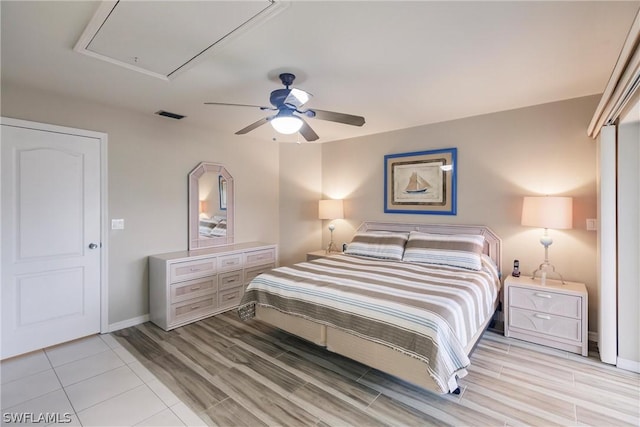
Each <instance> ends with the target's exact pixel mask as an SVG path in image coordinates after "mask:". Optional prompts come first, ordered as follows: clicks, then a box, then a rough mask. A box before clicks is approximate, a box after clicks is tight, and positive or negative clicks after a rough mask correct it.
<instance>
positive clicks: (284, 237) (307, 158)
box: [279, 143, 322, 265]
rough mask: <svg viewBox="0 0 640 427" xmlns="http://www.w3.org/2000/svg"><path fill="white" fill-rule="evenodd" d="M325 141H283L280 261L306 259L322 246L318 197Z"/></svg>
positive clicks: (288, 263)
mask: <svg viewBox="0 0 640 427" xmlns="http://www.w3.org/2000/svg"><path fill="white" fill-rule="evenodd" d="M321 148H322V145H321V144H285V143H282V144H280V166H281V167H280V248H279V249H280V252H279V255H280V264H281V265H290V264H293V263H296V262H300V261H304V260H305V259H306V258H305V254H306V253H307V252H311V251H316V250H318V248H320V247H321V245H322V234H321V228H320V224H321V221H320V220H319V219H318V200H319V199H320V195H321V186H322V164H321V161H322V151H321Z"/></svg>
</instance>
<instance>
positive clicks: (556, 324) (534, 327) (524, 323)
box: [509, 307, 582, 342]
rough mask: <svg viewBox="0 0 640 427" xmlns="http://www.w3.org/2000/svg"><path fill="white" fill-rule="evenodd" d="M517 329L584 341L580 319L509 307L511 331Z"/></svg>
mask: <svg viewBox="0 0 640 427" xmlns="http://www.w3.org/2000/svg"><path fill="white" fill-rule="evenodd" d="M516 328H517V329H520V330H523V331H529V332H537V333H539V334H543V335H546V336H552V337H557V338H562V339H566V340H572V341H578V342H581V341H582V321H581V320H580V319H571V318H568V317H562V316H555V315H553V314H548V313H540V312H537V311H530V310H522V309H519V308H512V307H509V329H516Z"/></svg>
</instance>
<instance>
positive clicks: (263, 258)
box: [244, 248, 276, 266]
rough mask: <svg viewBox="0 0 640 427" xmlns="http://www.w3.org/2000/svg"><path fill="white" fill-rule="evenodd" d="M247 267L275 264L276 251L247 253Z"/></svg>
mask: <svg viewBox="0 0 640 427" xmlns="http://www.w3.org/2000/svg"><path fill="white" fill-rule="evenodd" d="M244 256H245V258H244V263H245V266H249V265H255V264H264V263H267V262H274V261H275V260H276V250H275V249H274V248H270V249H262V250H259V251H251V252H245V254H244Z"/></svg>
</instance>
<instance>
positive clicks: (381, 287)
mask: <svg viewBox="0 0 640 427" xmlns="http://www.w3.org/2000/svg"><path fill="white" fill-rule="evenodd" d="M500 265H501V241H500V238H499V237H498V236H497V235H496V234H495V233H493V232H492V231H491V230H490V229H489V228H487V227H484V226H466V225H431V224H400V223H382V222H365V223H363V224H362V225H361V226H360V227H359V228H358V230H356V234H355V236H354V239H353V241H352V242H351V243H350V244H349V245H348V247H347V251H345V253H344V254H335V255H332V256H330V257H324V258H320V259H316V260H313V261H309V262H303V263H298V264H295V265H293V266H287V267H278V268H276V269H273V270H271V271H269V272H266V273H263V274H261V275H259V276H257V277H256V278H254V279H253V280H252V281H251V282H250V283H249V285H248V286H247V289H246V290H245V295H244V297H243V299H242V302H241V303H240V306H239V309H238V313H239V315H240V317H241V318H242V319H243V320H248V319H251V318H255V319H258V320H260V321H263V322H266V323H268V324H271V325H273V326H275V327H277V328H279V329H282V330H284V331H287V332H289V333H292V334H294V335H297V336H299V337H301V338H304V339H306V340H308V341H311V342H313V343H315V344H317V345H320V346H324V347H326V348H327V349H328V350H330V351H332V352H335V353H338V354H341V355H343V356H346V357H348V358H351V359H354V360H356V361H359V362H361V363H364V364H366V365H368V366H370V367H373V368H376V369H379V370H381V371H384V372H386V373H388V374H391V375H394V376H396V377H399V378H401V379H403V380H405V381H408V382H411V383H413V384H416V385H418V386H420V387H423V388H425V389H428V390H431V391H434V392H436V393H441V394H443V393H457V392H459V388H458V378H462V377H464V376H465V375H466V368H467V367H468V366H469V363H470V361H469V355H470V353H471V351H472V349H473V348H474V346H475V344H476V343H477V341H478V340H479V339H480V337H481V335H482V333H483V332H484V330H485V329H486V327H487V326H488V325H489V323H490V322H491V320H492V318H493V315H494V312H495V310H496V307H497V304H498V300H499V297H498V296H499V290H500V278H499V276H500Z"/></svg>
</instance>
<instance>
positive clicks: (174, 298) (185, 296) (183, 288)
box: [170, 275, 218, 304]
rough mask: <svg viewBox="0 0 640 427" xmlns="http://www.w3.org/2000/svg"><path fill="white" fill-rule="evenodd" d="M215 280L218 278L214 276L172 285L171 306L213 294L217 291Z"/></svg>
mask: <svg viewBox="0 0 640 427" xmlns="http://www.w3.org/2000/svg"><path fill="white" fill-rule="evenodd" d="M217 279H218V277H217V276H215V275H214V276H207V277H203V278H201V279H194V280H188V281H186V282H179V283H174V284H172V285H171V295H170V298H171V300H170V301H171V304H175V303H177V302H180V301H185V300H189V299H193V298H197V297H201V296H203V295H206V294H210V293H211V292H215V291H216V289H217V287H216V283H217Z"/></svg>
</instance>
